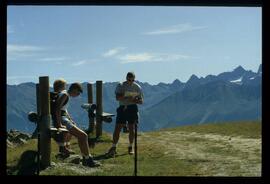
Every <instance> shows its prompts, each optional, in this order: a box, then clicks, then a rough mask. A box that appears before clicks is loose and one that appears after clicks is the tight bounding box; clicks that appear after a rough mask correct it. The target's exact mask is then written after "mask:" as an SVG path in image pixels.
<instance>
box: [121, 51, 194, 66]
mask: <svg viewBox="0 0 270 184" xmlns="http://www.w3.org/2000/svg"><path fill="white" fill-rule="evenodd" d="M191 58H193V57H191V56H187V55H182V54H160V53H138V54H126V55H123V56H119V57H118V59H120V60H121V63H122V64H126V63H138V62H170V61H179V60H186V59H191Z"/></svg>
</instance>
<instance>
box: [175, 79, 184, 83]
mask: <svg viewBox="0 0 270 184" xmlns="http://www.w3.org/2000/svg"><path fill="white" fill-rule="evenodd" d="M173 84H182V82H181V81H180V80H179V79H175V80H174V81H173Z"/></svg>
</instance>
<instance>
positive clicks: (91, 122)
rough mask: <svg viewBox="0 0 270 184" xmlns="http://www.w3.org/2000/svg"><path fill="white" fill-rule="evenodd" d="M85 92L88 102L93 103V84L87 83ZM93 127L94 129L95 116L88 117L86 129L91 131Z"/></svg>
mask: <svg viewBox="0 0 270 184" xmlns="http://www.w3.org/2000/svg"><path fill="white" fill-rule="evenodd" d="M87 94H88V103H89V104H93V85H92V84H90V83H87ZM94 129H95V118H94V117H89V126H88V131H89V132H90V133H93V132H94Z"/></svg>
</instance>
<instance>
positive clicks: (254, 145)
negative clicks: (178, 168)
mask: <svg viewBox="0 0 270 184" xmlns="http://www.w3.org/2000/svg"><path fill="white" fill-rule="evenodd" d="M138 142H140V144H151V143H152V144H156V145H158V146H161V151H163V152H164V154H165V155H166V156H172V157H175V158H176V159H182V160H185V161H188V162H190V163H191V164H197V165H198V168H199V170H200V172H199V175H203V176H261V139H250V138H243V137H240V136H237V137H230V136H224V135H219V134H201V133H196V132H191V133H190V132H181V131H178V132H172V131H166V132H159V133H155V136H152V135H150V134H144V133H141V134H140V136H139V137H138ZM196 172H197V171H196Z"/></svg>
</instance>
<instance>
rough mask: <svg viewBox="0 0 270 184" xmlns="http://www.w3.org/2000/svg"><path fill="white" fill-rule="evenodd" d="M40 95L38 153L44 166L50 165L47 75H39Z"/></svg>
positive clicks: (49, 117)
mask: <svg viewBox="0 0 270 184" xmlns="http://www.w3.org/2000/svg"><path fill="white" fill-rule="evenodd" d="M39 97H40V115H41V121H40V154H41V166H42V167H43V168H46V167H48V166H50V165H51V137H50V123H51V116H50V114H51V113H50V93H49V77H48V76H43V77H39Z"/></svg>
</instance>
